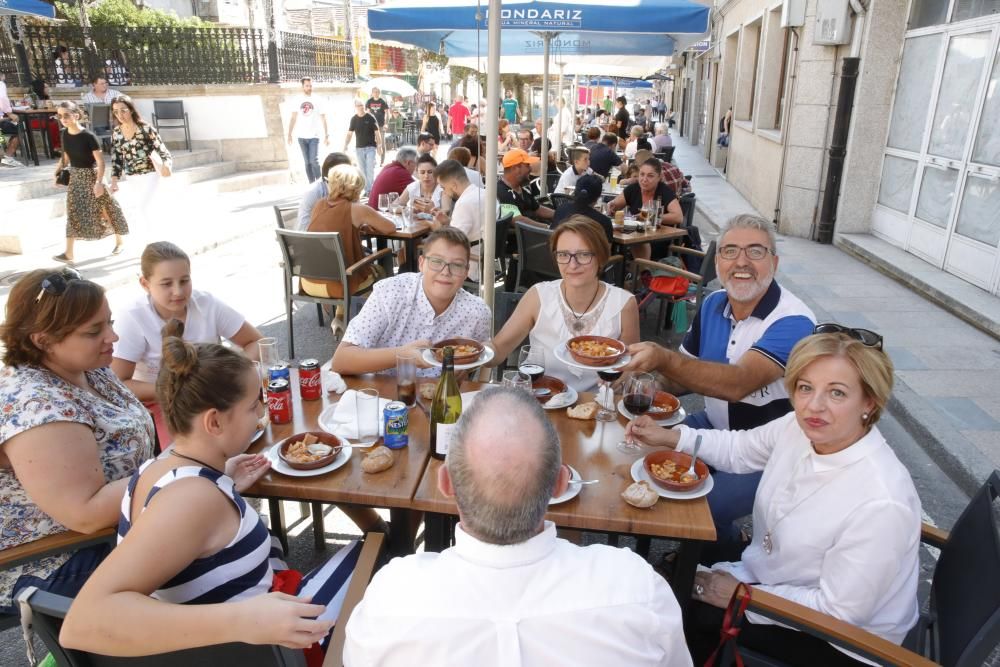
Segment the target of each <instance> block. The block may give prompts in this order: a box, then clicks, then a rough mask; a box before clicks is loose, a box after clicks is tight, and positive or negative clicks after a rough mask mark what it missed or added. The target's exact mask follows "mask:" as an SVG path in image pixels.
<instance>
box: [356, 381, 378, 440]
mask: <svg viewBox="0 0 1000 667" xmlns="http://www.w3.org/2000/svg"><path fill="white" fill-rule="evenodd" d="M354 410H355V414H356V415H357V425H358V442H360V443H363V444H364V443H374V442H375V441H376V440H378V426H379V421H381V420H380V419H379V409H378V390H376V389H359V390H358V391H356V392H354Z"/></svg>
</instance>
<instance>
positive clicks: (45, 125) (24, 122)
mask: <svg viewBox="0 0 1000 667" xmlns="http://www.w3.org/2000/svg"><path fill="white" fill-rule="evenodd" d="M14 114H16V115H17V117H18V125H19V126H20V129H22V130H23V131H24V136H25V139H26V141H25V144H26V146H27V149H28V159H29V160H31V161H32V162H34V163H35V166H36V167H37V166H38V147H37V146H36V144H35V133H34V132H32V130H31V121H32V120H38V121H39V122H40V123H41V128H40V129H41V131H42V137H43V143H44V145H45V155H46V157H48V158H52V157H53V154H52V146H51V145H50V144H49V125H50V124H51V123H58V122H59V121H57V120H55V114H56V110H55V109H54V108H52V109H15V110H14Z"/></svg>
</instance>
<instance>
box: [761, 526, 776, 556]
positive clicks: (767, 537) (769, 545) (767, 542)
mask: <svg viewBox="0 0 1000 667" xmlns="http://www.w3.org/2000/svg"><path fill="white" fill-rule="evenodd" d="M761 546H762V547H763V548H764V553H766V554H767V555H768V556H770V555H771V550H772V549H774V543H773V542H772V541H771V531H767V532H766V533H764V539H763V540H762V541H761Z"/></svg>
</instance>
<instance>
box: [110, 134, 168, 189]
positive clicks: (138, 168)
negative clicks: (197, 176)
mask: <svg viewBox="0 0 1000 667" xmlns="http://www.w3.org/2000/svg"><path fill="white" fill-rule="evenodd" d="M152 153H158V154H159V155H160V159H162V160H163V164H165V165H167V166H170V165H172V164H173V157H172V156H171V155H170V151H169V150H167V147H166V145H165V144H164V143H163V141H162V140H161V139H160V135H159V134H157V132H156V129H155V128H153V127H151V126H150V125H147V124H146V123H139V125H138V126H137V128H136V131H135V134H133V135H132V138H131V139H126V138H125V134H124V133H123V132H122V128H121V126H118V127H116V128H115V129H114V132H112V133H111V177H112V178H121V177H122V174H123V173H124V174H128V175H130V176H138V175H139V174H148V173H150V172H152V171H155V168H154V167H153V161H152V160H151V159H150V158H149V156H150V154H152Z"/></svg>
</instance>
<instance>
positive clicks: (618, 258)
mask: <svg viewBox="0 0 1000 667" xmlns="http://www.w3.org/2000/svg"><path fill="white" fill-rule="evenodd" d="M624 261H625V255H611V257H608V261H607V263H606V264H605V265H604V268H605V269H607V268H608V267H609V266H611V265H612V264H620V263H622V262H624Z"/></svg>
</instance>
